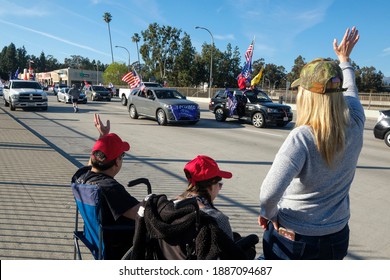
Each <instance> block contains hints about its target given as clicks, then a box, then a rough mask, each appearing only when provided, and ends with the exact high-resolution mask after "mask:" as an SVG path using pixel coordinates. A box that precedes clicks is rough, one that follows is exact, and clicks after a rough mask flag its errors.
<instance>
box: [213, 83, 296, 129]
mask: <svg viewBox="0 0 390 280" xmlns="http://www.w3.org/2000/svg"><path fill="white" fill-rule="evenodd" d="M229 95H230V97H228V92H227V91H224V90H219V91H217V92H216V93H215V95H214V97H213V98H211V100H210V103H209V109H210V111H211V112H213V113H214V114H215V119H216V120H217V121H219V122H223V121H225V120H226V118H228V117H230V118H236V119H241V120H245V121H249V122H251V123H252V124H253V125H254V126H255V127H257V128H261V127H266V126H267V124H276V125H277V126H280V127H283V126H286V125H287V124H288V123H289V122H291V121H292V119H293V113H292V111H291V107H290V106H287V105H283V104H279V103H273V102H272V100H271V98H269V96H268V95H267V94H266V93H265V92H264V91H261V90H257V89H256V90H246V91H241V90H234V91H233V92H230V93H229Z"/></svg>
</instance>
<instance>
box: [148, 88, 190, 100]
mask: <svg viewBox="0 0 390 280" xmlns="http://www.w3.org/2000/svg"><path fill="white" fill-rule="evenodd" d="M154 92H155V93H156V96H157V98H158V99H185V97H184V96H183V95H182V94H181V93H179V92H178V91H176V90H155V91H154Z"/></svg>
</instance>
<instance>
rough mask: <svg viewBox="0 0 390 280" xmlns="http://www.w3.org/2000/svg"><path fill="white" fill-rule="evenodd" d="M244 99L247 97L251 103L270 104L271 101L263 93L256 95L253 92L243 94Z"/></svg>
mask: <svg viewBox="0 0 390 280" xmlns="http://www.w3.org/2000/svg"><path fill="white" fill-rule="evenodd" d="M245 95H246V97H248V99H249V101H250V102H251V103H257V102H272V100H271V99H270V98H269V97H268V95H267V94H266V93H265V92H262V91H259V92H258V94H257V95H256V94H255V93H254V92H253V91H247V92H245Z"/></svg>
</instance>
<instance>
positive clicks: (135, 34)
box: [131, 33, 141, 73]
mask: <svg viewBox="0 0 390 280" xmlns="http://www.w3.org/2000/svg"><path fill="white" fill-rule="evenodd" d="M140 40H141V38H140V37H139V35H138V33H134V35H133V37H131V41H133V43H135V44H136V45H137V54H138V72H140V73H141V61H140V60H139V50H138V42H139V41H140Z"/></svg>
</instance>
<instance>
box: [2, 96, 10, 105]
mask: <svg viewBox="0 0 390 280" xmlns="http://www.w3.org/2000/svg"><path fill="white" fill-rule="evenodd" d="M3 100H4V106H5V107H8V106H9V103H8V102H7V100H6V99H5V97H4V96H3Z"/></svg>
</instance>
